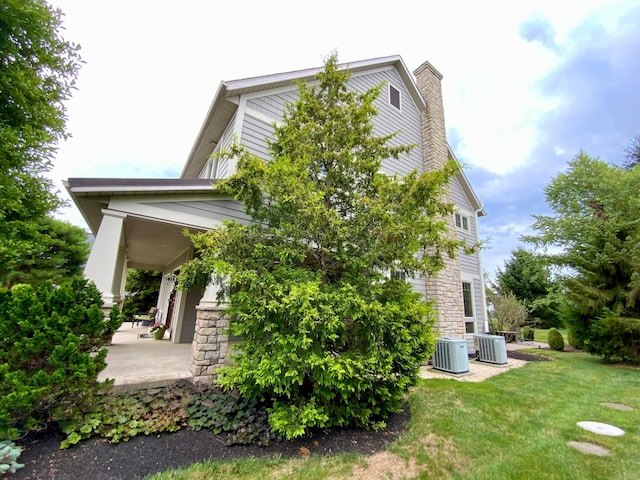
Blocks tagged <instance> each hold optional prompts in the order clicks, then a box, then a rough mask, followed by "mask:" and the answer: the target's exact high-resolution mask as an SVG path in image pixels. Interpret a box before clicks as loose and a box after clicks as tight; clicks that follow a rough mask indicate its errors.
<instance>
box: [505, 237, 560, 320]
mask: <svg viewBox="0 0 640 480" xmlns="http://www.w3.org/2000/svg"><path fill="white" fill-rule="evenodd" d="M496 281H497V283H498V286H499V290H500V292H501V293H502V294H503V295H506V294H509V293H511V294H513V295H514V296H515V297H516V298H517V299H518V300H519V301H520V302H522V304H523V305H524V306H525V307H526V309H527V312H528V317H529V321H534V319H539V320H540V321H541V323H540V326H541V327H543V328H550V327H557V326H558V325H557V323H558V319H557V314H556V312H555V308H554V307H555V303H556V302H555V300H554V295H553V294H552V287H553V282H552V281H551V275H550V273H549V270H548V269H547V267H546V265H545V263H544V260H543V259H542V258H541V257H540V256H536V255H535V254H534V253H533V252H530V251H528V250H525V249H524V248H522V247H520V248H517V249H515V250H513V251H512V252H511V256H510V257H509V258H508V259H507V260H506V261H505V262H504V270H502V269H500V268H498V271H497V273H496Z"/></svg>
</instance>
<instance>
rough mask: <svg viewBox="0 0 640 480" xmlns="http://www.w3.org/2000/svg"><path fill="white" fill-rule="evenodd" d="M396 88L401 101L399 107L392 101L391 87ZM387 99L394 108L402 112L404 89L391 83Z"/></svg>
mask: <svg viewBox="0 0 640 480" xmlns="http://www.w3.org/2000/svg"><path fill="white" fill-rule="evenodd" d="M392 88H393V89H394V90H396V91H397V92H398V102H399V103H400V106H399V107H396V106H395V105H394V104H393V103H391V89H392ZM387 101H388V102H389V105H390V106H391V107H392V108H393V109H394V110H397V111H398V112H402V90H400V89H399V88H398V87H396V86H395V85H393V84H391V83H389V85H388V88H387Z"/></svg>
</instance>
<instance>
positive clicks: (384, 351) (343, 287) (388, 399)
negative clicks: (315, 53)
mask: <svg viewBox="0 0 640 480" xmlns="http://www.w3.org/2000/svg"><path fill="white" fill-rule="evenodd" d="M348 79H349V72H348V71H346V70H340V69H339V68H338V66H337V58H336V56H335V55H334V56H331V57H330V58H329V59H328V60H327V62H326V65H325V69H324V70H323V71H322V72H321V73H319V74H318V76H317V82H318V83H317V84H315V85H313V86H309V85H305V84H300V85H299V98H298V100H297V101H296V102H295V103H293V104H291V105H289V106H288V108H287V110H286V113H285V116H284V119H283V122H282V123H281V124H279V125H277V126H276V127H275V139H274V140H273V141H272V142H270V145H269V150H270V154H271V159H270V161H265V160H262V159H259V158H257V157H255V156H252V155H250V154H248V153H247V152H246V151H245V150H244V149H242V148H241V147H238V146H236V147H234V148H233V149H232V151H231V152H227V153H226V154H225V155H231V156H236V157H237V158H238V159H239V160H238V173H237V174H236V175H234V176H233V177H232V178H231V179H229V180H228V181H226V182H223V184H222V185H220V186H219V188H220V189H221V190H222V191H223V192H226V193H229V194H231V195H233V196H234V197H235V198H236V199H238V200H240V201H242V203H243V204H244V205H245V208H246V211H247V213H248V214H249V215H250V216H251V218H252V219H253V221H252V222H251V224H250V225H246V226H245V225H241V224H239V223H234V222H228V223H226V224H225V225H224V227H222V228H219V229H215V230H212V231H210V232H207V233H203V234H199V235H196V236H194V237H192V238H193V241H194V244H195V246H196V247H197V248H198V249H199V252H200V257H199V258H198V259H197V260H195V261H193V262H191V263H190V264H187V265H186V267H185V268H184V269H183V270H182V271H181V282H183V286H188V285H189V284H193V283H195V280H196V278H198V277H200V278H207V276H208V275H209V274H210V273H212V272H213V273H215V274H216V275H218V276H219V277H226V279H227V282H228V285H229V292H230V294H229V298H228V303H229V307H228V311H227V313H228V315H229V317H230V318H232V319H233V320H232V322H231V325H230V332H231V333H232V334H233V335H238V336H241V337H242V338H243V342H242V343H241V344H240V346H239V349H240V353H239V355H238V356H237V357H236V358H235V360H234V365H233V366H230V367H226V368H225V369H223V370H222V372H221V377H220V379H219V381H220V383H221V384H222V385H223V386H224V387H226V388H238V389H239V391H240V392H241V393H242V394H243V395H245V396H248V397H251V398H254V399H258V400H261V401H263V402H265V403H267V404H268V406H269V408H270V412H271V413H270V423H271V426H272V428H273V429H274V430H275V431H276V432H278V433H281V434H284V435H285V436H286V437H296V436H299V435H302V434H304V433H305V432H306V431H307V430H308V429H309V428H311V427H316V426H317V427H328V426H335V425H349V424H357V425H365V426H377V425H380V423H379V422H382V421H383V420H384V418H386V416H387V415H389V414H390V413H392V412H396V411H398V410H399V409H400V408H401V406H402V403H403V398H404V394H405V393H406V391H407V389H408V388H409V387H410V386H411V385H413V384H414V382H415V381H416V378H417V373H418V369H419V367H420V365H422V364H424V362H425V361H426V360H427V359H428V358H429V356H430V355H431V353H432V352H433V348H434V343H435V339H434V334H433V318H434V316H435V312H434V311H433V309H432V307H431V305H430V304H429V303H427V302H424V301H422V300H421V296H420V295H419V294H418V293H416V292H414V291H413V290H412V287H411V285H410V283H409V282H408V281H406V280H404V279H403V278H402V277H403V276H402V275H393V274H391V272H397V271H400V272H405V274H406V275H407V277H411V276H418V275H423V276H424V275H435V274H437V273H438V271H439V270H440V269H441V267H442V264H443V259H442V256H443V255H455V254H456V252H457V251H458V250H459V249H460V247H461V246H462V243H461V242H459V241H457V240H455V239H452V238H451V237H449V236H448V235H447V234H446V232H447V229H448V224H447V221H446V219H447V218H449V216H450V215H451V213H452V206H451V205H450V204H449V203H446V202H444V201H443V200H442V197H443V193H444V192H445V190H446V188H447V185H448V182H449V180H450V178H451V177H452V175H454V174H455V173H456V171H457V167H456V165H455V164H453V163H450V164H448V165H447V166H446V168H444V169H443V170H438V171H433V172H426V173H418V172H416V171H414V172H411V173H409V174H408V175H406V176H404V177H402V178H398V177H396V176H392V175H385V174H382V173H380V171H381V165H382V161H383V160H385V159H398V158H399V157H400V156H401V155H404V154H406V153H408V152H409V151H410V148H411V147H409V146H391V145H390V140H391V139H392V138H393V136H394V135H388V136H384V137H376V136H374V134H373V121H372V119H373V117H374V116H375V115H376V113H377V112H376V108H375V106H374V102H375V100H376V98H377V97H378V95H379V93H380V88H381V86H378V87H375V88H372V89H371V90H368V91H366V92H362V93H360V92H356V91H352V90H350V89H349V88H348V84H347V83H348Z"/></svg>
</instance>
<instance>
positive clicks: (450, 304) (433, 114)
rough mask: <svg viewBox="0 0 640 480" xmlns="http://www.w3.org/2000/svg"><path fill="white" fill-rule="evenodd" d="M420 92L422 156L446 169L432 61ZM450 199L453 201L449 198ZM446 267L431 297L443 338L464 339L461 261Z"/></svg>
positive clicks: (421, 73)
mask: <svg viewBox="0 0 640 480" xmlns="http://www.w3.org/2000/svg"><path fill="white" fill-rule="evenodd" d="M413 75H414V76H415V78H416V83H417V85H418V90H419V91H420V94H421V95H422V98H424V101H425V103H426V104H427V108H426V110H424V111H423V112H422V157H423V164H424V169H425V171H430V170H435V169H439V168H442V167H443V166H444V164H445V163H446V162H447V160H448V158H449V148H448V144H447V135H446V129H445V123H444V106H443V103H442V74H441V73H440V72H439V71H438V70H436V69H435V67H434V66H433V65H431V64H430V63H429V62H424V63H423V64H422V65H420V66H419V67H418V68H417V69H416V70H415V71H414V72H413ZM447 199H448V200H451V199H450V198H449V196H448V195H447ZM448 222H449V224H450V229H449V234H450V235H451V236H455V234H456V233H455V225H454V222H453V217H452V216H451V217H450V218H449V219H448ZM443 260H444V268H443V269H442V270H441V271H440V272H439V273H438V276H437V277H428V278H427V280H426V283H427V298H428V299H430V300H434V301H435V307H436V310H437V311H438V321H437V323H436V330H437V332H438V333H439V334H440V335H441V336H443V337H453V338H464V337H465V322H464V306H463V299H462V279H461V277H460V262H459V261H458V258H455V259H451V258H449V257H448V256H447V255H445V256H444V258H443Z"/></svg>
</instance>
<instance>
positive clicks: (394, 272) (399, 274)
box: [391, 270, 407, 280]
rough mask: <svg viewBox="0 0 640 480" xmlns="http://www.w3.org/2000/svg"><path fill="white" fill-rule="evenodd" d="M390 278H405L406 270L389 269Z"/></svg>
mask: <svg viewBox="0 0 640 480" xmlns="http://www.w3.org/2000/svg"><path fill="white" fill-rule="evenodd" d="M391 278H395V279H396V280H406V279H407V272H405V271H404V270H391Z"/></svg>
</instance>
